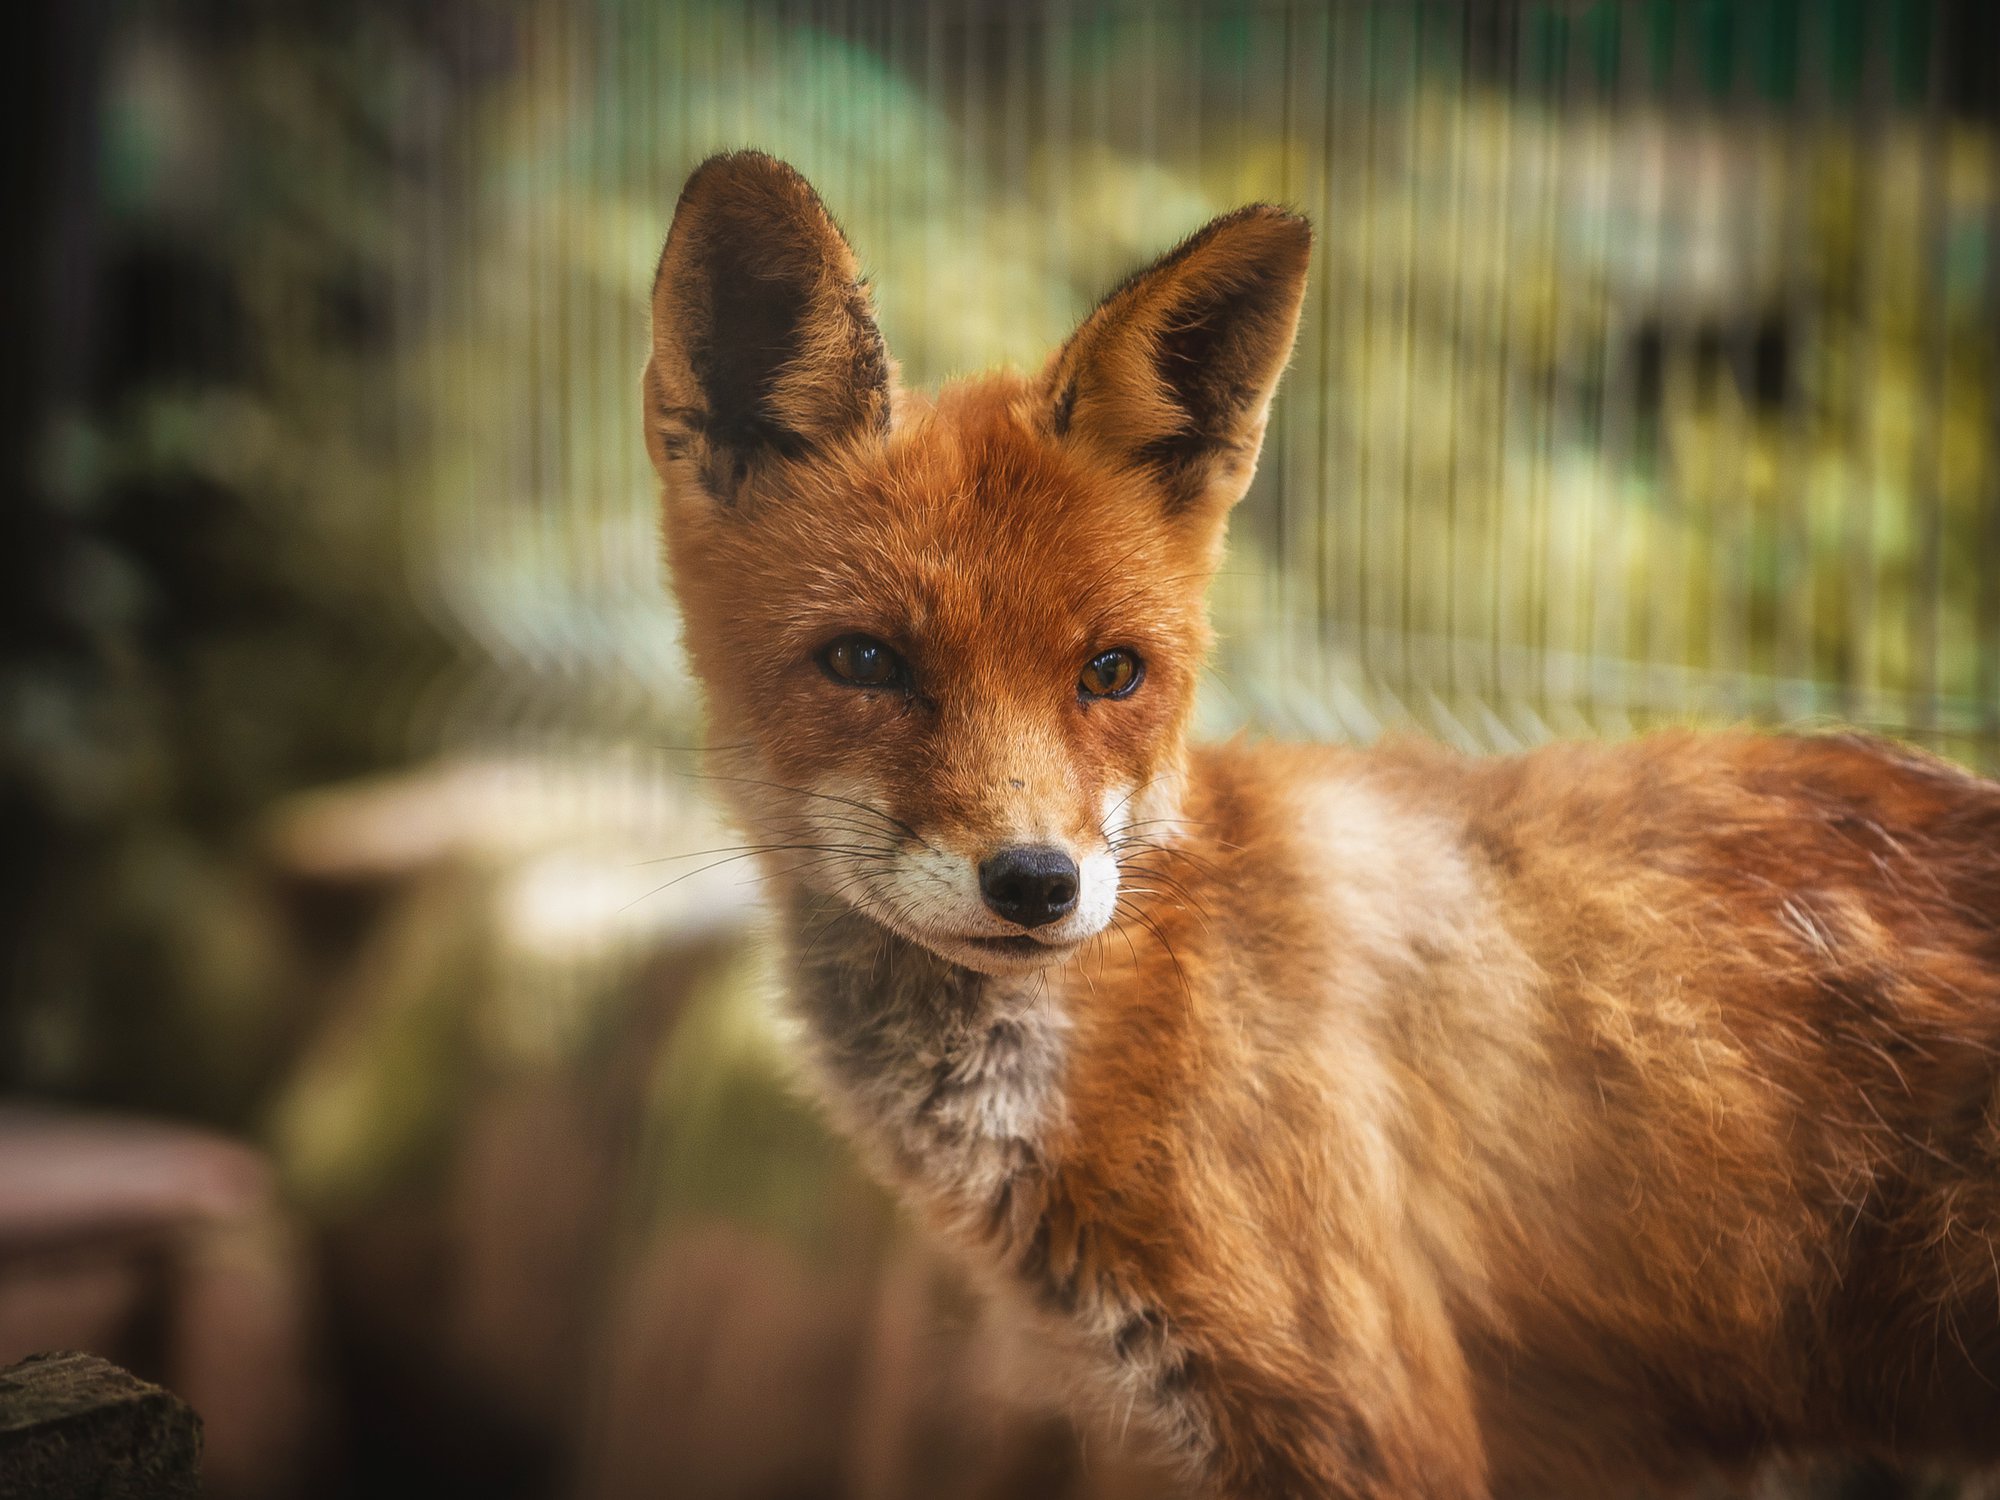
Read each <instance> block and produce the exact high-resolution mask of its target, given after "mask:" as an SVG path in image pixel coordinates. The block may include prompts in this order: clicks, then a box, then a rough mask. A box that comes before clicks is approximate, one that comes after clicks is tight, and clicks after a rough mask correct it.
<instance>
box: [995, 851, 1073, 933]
mask: <svg viewBox="0 0 2000 1500" xmlns="http://www.w3.org/2000/svg"><path fill="white" fill-rule="evenodd" d="M1076 886H1077V879H1076V861H1075V860H1073V859H1071V858H1070V857H1069V856H1068V855H1067V854H1065V853H1063V851H1062V850H1060V849H1058V848H1056V847H1055V846H1054V845H1053V844H1022V845H1019V846H1018V847H1016V848H1013V849H1002V850H1001V851H1000V852H999V853H998V854H996V855H994V856H993V857H992V858H991V859H989V860H987V861H986V862H985V863H984V864H982V865H980V867H979V894H980V895H982V896H984V897H985V898H986V904H987V905H988V906H990V907H991V908H992V909H993V910H994V911H996V912H998V913H999V914H1000V915H1001V916H1003V917H1005V918H1006V919H1007V920H1008V921H1010V922H1018V923H1019V924H1020V925H1021V926H1023V927H1045V926H1047V925H1048V924H1049V923H1051V922H1053V921H1055V920H1056V919H1057V918H1058V917H1066V916H1068V915H1069V914H1070V912H1072V911H1074V910H1075V909H1076Z"/></svg>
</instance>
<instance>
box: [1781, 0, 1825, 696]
mask: <svg viewBox="0 0 2000 1500" xmlns="http://www.w3.org/2000/svg"><path fill="white" fill-rule="evenodd" d="M1781 14H1782V12H1781ZM1811 14H1812V12H1811V11H1810V10H1809V8H1807V7H1805V6H1800V7H1799V8H1798V10H1797V11H1796V12H1795V13H1794V14H1793V16H1792V30H1791V34H1790V36H1789V38H1788V45H1789V46H1790V48H1791V54H1792V58H1793V62H1792V69H1791V75H1792V82H1791V96H1790V98H1789V99H1788V100H1787V101H1786V113H1785V117H1784V121H1783V124H1782V126H1781V127H1780V128H1781V131H1782V137H1783V138H1782V144H1781V146H1780V168H1779V173H1780V176H1781V177H1782V178H1783V181H1784V191H1783V194H1782V199H1781V203H1780V221H1779V226H1778V241H1779V243H1778V278H1779V296H1780V298H1781V307H1782V311H1783V324H1782V326H1783V330H1784V338H1785V344H1784V350H1785V356H1784V381H1783V386H1782V389H1781V391H1780V400H1781V401H1782V402H1783V409H1782V413H1781V416H1780V424H1781V425H1780V432H1779V440H1778V453H1777V495H1776V497H1775V503H1776V506H1777V516H1778V522H1777V524H1778V543H1777V553H1778V555H1777V572H1776V588H1777V601H1776V615H1775V619H1774V627H1773V628H1774V629H1775V631H1776V637H1777V639H1776V647H1775V651H1774V655H1773V670H1774V672H1775V674H1776V676H1777V679H1778V681H1777V686H1776V689H1775V693H1774V697H1773V708H1774V710H1775V711H1776V713H1777V716H1778V718H1779V720H1780V721H1781V722H1790V721H1792V720H1795V719H1797V718H1798V717H1800V716H1801V715H1804V714H1810V713H1813V712H1816V711H1817V709H1818V695H1817V693H1816V692H1815V691H1814V685H1815V679H1816V676H1817V668H1816V664H1815V662H1814V660H1813V655H1814V653H1813V639H1812V637H1813V618H1814V612H1815V611H1814V601H1815V599H1816V597H1817V595H1818V577H1817V574H1818V568H1817V560H1816V558H1815V555H1814V548H1813V538H1812V499H1813V493H1812V480H1811V475H1810V472H1809V470H1808V467H1807V466H1808V463H1809V462H1810V459H1811V455H1812V451H1813V440H1814V437H1815V432H1814V428H1815V426H1816V425H1817V424H1815V423H1814V422H1813V420H1812V418H1811V415H1810V413H1809V410H1808V407H1807V403H1806V392H1807V391H1808V390H1809V389H1811V386H1810V385H1809V383H1808V375H1807V371H1806V361H1807V358H1808V356H1809V354H1816V353H1817V352H1818V350H1819V347H1820V346H1819V340H1820V337H1821V324H1820V320H1819V319H1818V318H1817V317H1816V316H1815V315H1814V303H1815V302H1816V300H1817V298H1816V295H1815V291H1814V288H1815V287H1816V286H1817V285H1818V284H1819V283H1820V281H1821V280H1822V272H1823V268H1822V267H1821V266H1819V265H1817V264H1808V260H1807V254H1808V251H1807V241H1806V231H1807V219H1808V210H1809V203H1810V199H1809V196H1808V195H1809V194H1810V193H1811V192H1812V191H1813V187H1814V184H1816V183H1817V182H1818V180H1819V176H1820V173H1821V172H1822V171H1823V169H1824V162H1823V160H1822V157H1821V151H1820V142H1821V138H1822V134H1823V131H1824V120H1823V117H1822V114H1821V111H1820V108H1819V106H1820V102H1821V100H1822V99H1823V97H1824V96H1823V93H1822V80H1823V78H1824V73H1823V69H1824V67H1825V65H1826V59H1825V58H1824V57H1823V56H1822V55H1821V52H1820V48H1819V46H1818V45H1817V44H1816V40H1815V39H1816V38H1819V37H1821V36H1822V33H1821V32H1820V31H1819V29H1818V28H1815V27H1814V26H1812V25H1811V24H1810V21H1809V18H1810V16H1811Z"/></svg>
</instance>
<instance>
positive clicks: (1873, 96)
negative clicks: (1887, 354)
mask: <svg viewBox="0 0 2000 1500" xmlns="http://www.w3.org/2000/svg"><path fill="white" fill-rule="evenodd" d="M1868 14H1869V13H1868V11H1867V10H1866V9H1864V8H1860V7H1857V8H1856V10H1855V17H1854V25H1855V26H1856V27H1857V28H1858V30H1859V35H1857V36H1856V37H1855V39H1854V45H1855V51H1856V53H1857V55H1858V57H1859V59H1860V62H1859V64H1858V68H1859V76H1858V77H1857V79H1856V82H1855V87H1856V97H1855V100H1854V113H1853V120H1852V128H1851V130H1850V133H1849V139H1848V149H1849V153H1850V158H1849V159H1850V163H1851V166H1852V170H1853V174H1854V178H1853V188H1852V192H1853V197H1852V199H1851V201H1850V204H1849V221H1848V223H1847V224H1845V225H1843V226H1842V228H1843V229H1845V230H1846V231H1847V232H1848V233H1849V234H1850V235H1851V236H1852V243H1851V252H1852V264H1851V265H1850V266H1849V267H1848V275H1849V278H1850V287H1849V296H1850V298H1851V308H1850V311H1849V327H1848V330H1847V340H1848V355H1849V359H1848V371H1849V374H1848V380H1847V389H1846V392H1845V395H1846V397H1847V400H1846V403H1845V404H1846V406H1847V409H1848V414H1849V420H1848V421H1847V422H1846V423H1845V424H1844V425H1845V428H1846V437H1847V443H1848V448H1849V452H1848V497H1847V501H1848V510H1847V621H1846V634H1847V650H1848V665H1847V694H1846V700H1847V701H1846V715H1847V717H1848V718H1850V719H1859V718H1864V717H1872V716H1873V714H1874V712H1875V703H1874V698H1875V691H1876V688H1877V685H1878V684H1877V675H1878V673H1877V661H1876V650H1875V639H1874V627H1875V600H1876V561H1875V510H1876V506H1875V493H1874V488H1875V410H1874V394H1875V392H1874V375H1875V370H1876V366H1877V364H1878V362H1879V361H1880V359H1881V352H1882V351H1881V344H1880V337H1879V328H1878V321H1879V308H1878V307H1877V299H1878V289H1877V287H1876V285H1875V281H1876V268H1875V252H1874V246H1873V245H1872V244H1871V243H1870V239H1871V236H1872V234H1873V232H1874V225H1875V201H1874V200H1875V198H1876V182H1875V177H1876V173H1877V171H1878V160H1877V158H1876V157H1875V156H1873V155H1871V145H1872V143H1874V142H1877V141H1879V139H1880V131H1881V123H1882V122H1881V119H1880V114H1879V107H1878V101H1877V90H1878V88H1879V84H1880V79H1879V69H1878V67H1877V66H1876V64H1875V61H1874V59H1873V57H1872V56H1871V54H1872V52H1873V49H1872V48H1871V47H1869V45H1868Z"/></svg>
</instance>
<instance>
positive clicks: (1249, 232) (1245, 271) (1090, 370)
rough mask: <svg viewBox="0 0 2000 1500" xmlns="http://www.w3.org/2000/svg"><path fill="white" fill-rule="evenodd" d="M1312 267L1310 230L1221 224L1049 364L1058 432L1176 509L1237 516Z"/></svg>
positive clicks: (1267, 223) (1276, 220)
mask: <svg viewBox="0 0 2000 1500" xmlns="http://www.w3.org/2000/svg"><path fill="white" fill-rule="evenodd" d="M1311 258H1312V227H1311V226H1310V225H1309V224H1307V222H1306V221H1305V220H1304V219H1303V218H1301V217H1299V216H1298V215H1297V214H1293V213H1289V212H1287V211H1286V210H1284V209H1282V208H1275V207H1272V206H1271V205H1269V204H1263V203H1257V204H1252V205H1250V206H1249V207H1248V208H1240V209H1238V210H1237V211H1236V212H1235V213H1232V214H1225V215H1224V216H1223V217H1222V218H1219V219H1217V220H1215V221H1214V222H1213V223H1211V224H1209V225H1208V226H1207V227H1206V228H1204V229H1202V230H1201V231H1200V232H1199V233H1197V234H1195V235H1193V236H1192V237H1190V238H1189V239H1187V240H1185V241H1184V242H1182V244H1181V245H1180V246H1179V247H1178V248H1176V249H1174V250H1173V251H1171V252H1170V253H1169V254H1167V255H1165V256H1164V257H1162V258H1161V259H1160V260H1158V261H1156V262H1155V263H1154V264H1153V265H1151V266H1150V267H1148V268H1147V269H1146V270H1144V271H1141V272H1140V273H1139V274H1138V275H1136V276H1134V277H1132V278H1131V279H1130V280H1129V281H1127V282H1126V283H1125V284H1124V285H1123V286H1121V287H1119V288H1118V289H1117V290H1116V291H1115V292H1113V293H1112V294H1111V295H1110V296H1109V297H1107V298H1105V299H1104V301H1103V302H1101V303H1100V304H1098V307H1097V310H1096V311H1095V312H1093V313H1092V314H1091V315H1090V316H1089V317H1088V318H1086V319H1085V320H1084V322H1083V326H1082V327H1080V328H1078V329H1077V331H1076V332H1075V333H1074V334H1073V335H1072V336H1071V337H1070V340H1069V342H1068V343H1067V344H1065V345H1064V346H1063V347H1062V349H1061V350H1059V351H1058V352H1057V354H1056V355H1055V357H1054V358H1053V359H1052V360H1050V362H1049V366H1048V369H1047V371H1046V372H1045V373H1044V375H1043V379H1044V381H1045V382H1046V391H1045V395H1046V400H1047V408H1046V410H1047V413H1048V422H1049V426H1050V429H1051V430H1052V431H1053V432H1054V433H1055V434H1056V435H1057V436H1058V437H1061V438H1064V439H1071V438H1074V439H1076V440H1080V441H1084V442H1089V443H1092V444H1094V445H1096V446H1097V447H1099V448H1100V449H1102V450H1104V451H1107V452H1109V453H1110V454H1112V455H1113V456H1114V457H1116V458H1117V459H1118V460H1119V461H1121V462H1126V463H1130V464H1133V465H1137V466H1140V467H1142V468H1144V469H1146V470H1147V471H1148V472H1149V473H1151V474H1153V475H1154V476H1155V477H1157V479H1158V480H1159V482H1160V484H1161V485H1162V487H1163V488H1164V489H1165V491H1166V494H1167V499H1168V504H1169V506H1170V508H1172V509H1174V510H1177V511H1178V510H1186V509H1192V508H1197V507H1199V508H1202V509H1209V508H1214V509H1218V510H1220V509H1226V508H1227V507H1228V506H1230V505H1233V504H1235V502H1236V501H1237V500H1239V499H1241V498H1242V496H1243V492H1244V490H1246V489H1248V488H1249V485H1250V478H1251V475H1252V474H1253V473H1254V472H1255V471H1256V467H1257V450H1258V448H1259V446H1260V445H1261V444H1262V442H1263V440H1264V423H1265V419H1266V418H1267V417H1268V415H1269V413H1270V409H1271V396H1272V394H1273V392H1275V391H1276V389H1277V386H1278V376H1279V375H1280V373H1282V372H1283V370H1284V368H1285V361H1286V360H1287V359H1289V358H1290V357H1291V352H1292V337H1293V335H1294V334H1295V333H1296V332H1297V331H1298V324H1299V307H1300V304H1301V303H1302V302H1303V301H1304V300H1305V291H1306V268H1307V265H1308V263H1309V262H1310V260H1311Z"/></svg>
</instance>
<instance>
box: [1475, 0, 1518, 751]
mask: <svg viewBox="0 0 2000 1500" xmlns="http://www.w3.org/2000/svg"><path fill="white" fill-rule="evenodd" d="M1500 15H1501V16H1502V18H1503V22H1502V26H1501V30H1500V35H1499V36H1498V37H1497V38H1496V41H1497V44H1498V45H1499V47H1500V48H1501V49H1502V51H1503V55H1504V58H1505V62H1504V64H1503V67H1504V75H1503V79H1504V81H1503V82H1502V83H1501V84H1500V86H1499V88H1500V98H1499V101H1498V103H1499V106H1500V121H1501V126H1500V141H1499V147H1498V155H1499V160H1498V163H1497V165H1496V171H1495V174H1494V190H1495V203H1494V214H1495V217H1496V219H1497V220H1498V222H1497V224H1496V226H1495V229H1494V240H1495V260H1496V264H1495V265H1494V266H1492V267H1491V268H1490V270H1489V273H1488V274H1489V276H1490V278H1491V283H1492V288H1493V290H1492V298H1493V303H1494V308H1495V318H1494V323H1493V327H1492V331H1491V337H1492V359H1493V374H1494V379H1495V400H1494V406H1493V432H1492V443H1493V452H1492V455H1491V459H1490V463H1491V467H1492V488H1491V490H1490V492H1489V493H1488V495H1487V498H1486V507H1485V508H1486V515H1487V532H1486V548H1487V562H1486V571H1487V578H1486V588H1485V591H1484V592H1485V595H1486V611H1487V621H1486V645H1487V650H1486V671H1485V679H1486V680H1485V683H1484V686H1483V697H1484V699H1485V702H1486V707H1487V717H1488V723H1489V726H1494V725H1500V724H1502V723H1503V722H1504V721H1503V720H1502V719H1501V717H1500V714H1501V710H1502V708H1503V706H1504V703H1503V700H1504V699H1505V697H1506V696H1508V689H1509V686H1510V685H1509V683H1508V681H1507V678H1506V674H1505V672H1504V670H1503V666H1502V661H1503V653H1504V650H1505V640H1506V630H1505V623H1504V622H1505V601H1504V587H1505V585H1504V579H1505V562H1504V559H1505V558H1506V556H1507V555H1508V551H1509V542H1510V537H1509V531H1510V529H1511V528H1510V526H1509V524H1508V521H1509V516H1508V511H1509V509H1510V507H1509V504H1508V496H1509V491H1510V490H1511V488H1512V484H1511V478H1510V475H1509V473H1508V464H1507V454H1508V447H1509V437H1510V434H1509V430H1508V429H1509V424H1510V422H1511V420H1512V415H1513V413H1512V408H1513V405H1514V369H1513V364H1514V351H1513V342H1514V338H1513V334H1514V303H1513V296H1512V290H1513V280H1514V276H1513V272H1514V248H1515V236H1514V200H1515V182H1514V177H1515V135H1516V133H1517V131H1518V120H1519V101H1520V92H1521V88H1520V85H1521V45H1520V29H1519V25H1518V21H1519V13H1518V12H1517V11H1513V10H1511V9H1503V10H1502V11H1501V12H1500ZM1510 733H1511V732H1510Z"/></svg>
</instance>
